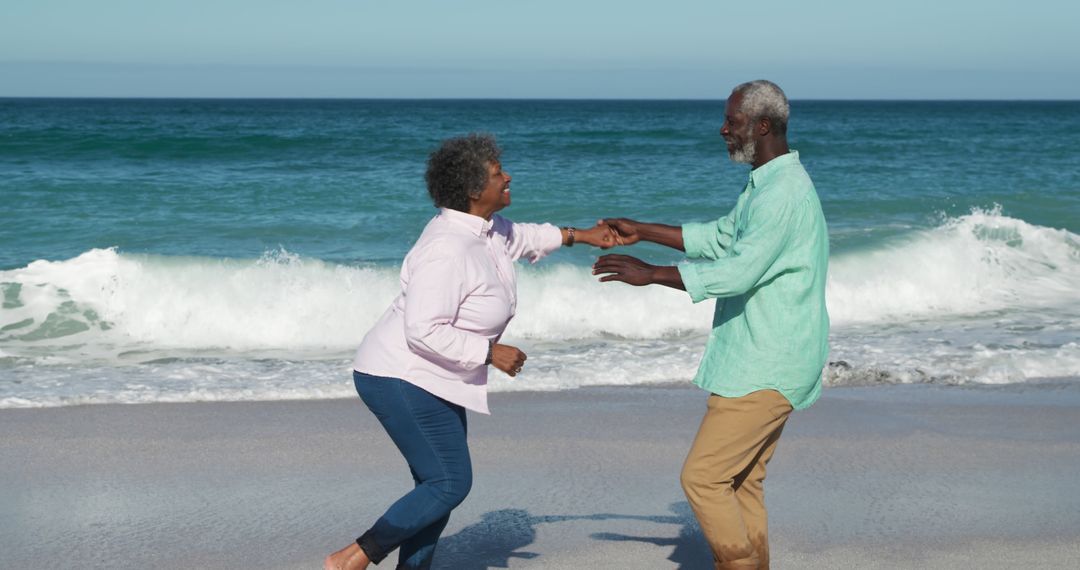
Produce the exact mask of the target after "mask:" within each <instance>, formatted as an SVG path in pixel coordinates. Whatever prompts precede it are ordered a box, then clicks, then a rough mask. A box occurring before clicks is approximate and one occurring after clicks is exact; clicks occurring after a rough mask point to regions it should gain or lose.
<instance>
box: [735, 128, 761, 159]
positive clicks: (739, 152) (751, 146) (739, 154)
mask: <svg viewBox="0 0 1080 570" xmlns="http://www.w3.org/2000/svg"><path fill="white" fill-rule="evenodd" d="M746 137H747V138H746V142H745V143H743V145H742V146H740V147H739V148H737V149H735V150H733V151H731V153H730V154H729V156H731V161H732V162H737V163H741V164H753V163H754V155H755V154H757V141H756V140H754V136H753V133H751V132H749V129H747V133H746Z"/></svg>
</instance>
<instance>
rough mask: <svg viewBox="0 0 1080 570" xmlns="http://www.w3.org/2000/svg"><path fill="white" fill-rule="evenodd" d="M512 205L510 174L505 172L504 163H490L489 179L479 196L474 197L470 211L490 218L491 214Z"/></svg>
mask: <svg viewBox="0 0 1080 570" xmlns="http://www.w3.org/2000/svg"><path fill="white" fill-rule="evenodd" d="M509 205H510V175H509V174H507V173H505V172H503V169H502V164H500V163H498V162H494V163H491V164H489V165H488V180H487V184H485V185H484V189H483V190H482V191H481V192H480V196H479V197H478V198H474V199H473V202H472V206H471V207H470V209H469V210H470V213H472V214H475V215H478V216H481V217H483V218H485V219H487V218H490V217H491V214H494V213H495V212H498V211H499V210H501V209H503V208H505V207H507V206H509Z"/></svg>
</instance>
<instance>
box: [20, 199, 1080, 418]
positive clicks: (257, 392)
mask: <svg viewBox="0 0 1080 570" xmlns="http://www.w3.org/2000/svg"><path fill="white" fill-rule="evenodd" d="M397 272H398V268H397V267H391V266H346V265H337V264H330V263H325V262H323V261H320V260H317V259H311V258H301V257H298V256H295V255H292V254H290V253H288V252H286V251H275V252H268V253H267V254H265V255H264V256H263V257H262V258H261V259H258V260H230V259H211V258H195V257H166V256H153V255H133V254H126V253H122V252H117V251H116V250H113V249H95V250H90V251H87V252H85V253H83V254H81V255H79V256H77V257H75V258H73V259H69V260H65V261H53V262H50V261H36V262H34V263H31V264H29V265H28V266H26V267H22V268H18V269H13V270H8V271H2V272H0V288H2V293H3V308H2V310H0V407H13V406H14V407H22V406H34V405H63V404H71V403H83V402H86V403H89V402H102V401H190V400H215V399H227V400H228V399H279V398H310V397H330V396H341V395H345V393H347V390H346V389H345V388H342V387H341V383H340V379H339V378H338V376H339V375H340V373H341V369H343V368H344V367H347V365H348V364H347V359H348V356H349V353H350V352H351V350H352V349H353V348H354V347H355V346H356V344H357V343H358V342H359V340H360V339H361V338H362V336H363V334H364V333H365V332H366V331H367V329H368V328H369V327H370V326H371V325H372V324H373V323H374V322H375V320H376V319H377V318H378V317H379V315H380V314H381V313H382V312H383V311H384V310H385V308H386V306H387V305H388V303H389V302H390V300H391V299H392V298H393V297H394V295H396V294H397V290H398V284H397V279H398V276H397ZM519 275H520V284H519V289H520V297H521V300H520V303H519V309H518V315H517V317H516V318H515V320H514V322H513V323H512V324H511V327H510V329H509V330H508V332H507V337H506V338H507V341H508V342H518V343H521V344H522V345H523V346H528V347H529V349H530V354H531V356H532V358H530V368H531V370H530V372H531V374H530V375H528V377H527V378H526V376H523V379H522V380H519V381H516V382H511V381H509V380H506V379H504V378H501V377H499V378H494V379H493V380H494V383H493V389H496V390H513V389H565V388H572V387H575V386H581V385H589V384H634V383H649V382H661V381H670V380H685V379H687V378H688V377H690V376H691V375H692V374H693V371H694V369H695V368H696V365H697V361H698V359H699V358H700V348H701V345H702V337H703V336H704V335H705V334H706V333H707V329H708V325H709V322H710V319H711V312H712V303H701V304H697V305H693V304H691V303H689V302H687V300H686V298H685V295H684V294H682V293H679V292H676V291H673V290H667V289H663V288H645V289H637V288H632V287H628V286H623V285H610V284H600V283H598V282H596V280H595V278H594V277H593V276H591V275H590V274H589V270H588V268H586V267H582V266H573V265H565V264H554V265H548V266H545V265H544V264H543V263H541V264H539V265H537V266H536V267H522V268H521V269H520V273H519ZM1078 290H1080V236H1078V235H1076V234H1073V233H1070V232H1068V231H1065V230H1058V229H1052V228H1046V227H1040V226H1036V225H1032V224H1029V223H1027V222H1025V221H1023V220H1019V219H1015V218H1010V217H1006V216H1003V215H1002V214H1001V213H1000V212H999V211H997V210H991V211H980V210H976V211H973V212H972V213H970V214H968V215H965V216H960V217H956V218H948V219H944V220H943V221H942V223H941V224H940V225H938V226H937V227H935V228H932V229H928V230H923V231H919V232H915V233H913V234H910V235H908V236H905V237H904V238H902V239H897V240H893V241H891V242H888V243H885V244H879V245H878V246H876V247H872V248H868V249H866V250H862V251H849V252H848V253H846V254H843V255H840V256H834V258H833V259H832V260H831V266H830V280H829V286H828V304H829V310H830V315H831V317H832V321H833V325H834V327H833V339H832V343H833V347H832V356H831V358H830V360H832V361H834V363H835V364H834V365H833V366H832V367H830V368H829V370H828V371H827V375H826V380H827V382H828V383H831V384H873V383H878V382H950V383H959V382H966V381H974V382H1017V381H1023V380H1025V379H1028V378H1038V377H1049V376H1080V346H1078V343H1080V339H1076V338H1072V337H1070V335H1074V334H1075V333H1074V332H1071V331H1075V330H1077V329H1078V328H1080V310H1078V309H1077V307H1076V300H1077V297H1076V291H1078ZM998 341H1000V342H998ZM80 370H84V373H83V374H82V375H81V377H80V378H81V379H80V380H78V381H73V380H70V379H67V378H68V377H69V376H70V375H71V374H72V373H73V372H79V371H80ZM495 376H498V375H495ZM4 377H8V378H9V379H10V382H3V378H4ZM95 378H96V379H95ZM50 383H52V384H50ZM76 384H78V385H76ZM83 384H85V385H83Z"/></svg>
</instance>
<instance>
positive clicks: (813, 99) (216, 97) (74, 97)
mask: <svg viewBox="0 0 1080 570" xmlns="http://www.w3.org/2000/svg"><path fill="white" fill-rule="evenodd" d="M5 100H119V101H444V102H469V101H489V102H490V101H534V102H553V101H560V102H575V101H576V102H672V103H677V102H707V101H716V102H722V101H724V100H725V99H723V98H720V97H670V98H669V97H341V96H325V97H288V96H285V97H280V96H247V95H211V96H194V97H193V96H171V95H2V94H0V101H5ZM790 101H793V102H795V101H805V102H821V103H830V102H836V103H858V102H863V103H1076V102H1080V98H1077V99H1058V98H1046V99H1033V98H1015V99H1001V98H926V99H920V98H888V97H872V98H833V97H806V98H797V99H790Z"/></svg>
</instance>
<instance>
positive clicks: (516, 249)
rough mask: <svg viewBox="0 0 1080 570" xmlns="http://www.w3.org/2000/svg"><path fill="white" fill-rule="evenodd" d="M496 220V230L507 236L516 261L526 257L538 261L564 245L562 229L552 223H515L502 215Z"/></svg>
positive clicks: (532, 261) (509, 248) (512, 257)
mask: <svg viewBox="0 0 1080 570" xmlns="http://www.w3.org/2000/svg"><path fill="white" fill-rule="evenodd" d="M496 222H497V223H496V226H495V231H496V232H498V233H500V234H502V235H504V236H506V247H507V250H508V252H509V254H510V259H513V260H514V261H517V260H518V259H521V258H525V259H527V260H529V262H530V263H536V262H537V261H540V259H541V258H543V257H544V256H546V255H547V254H549V253H551V252H553V251H555V250H557V249H559V248H560V247H562V231H561V230H560V229H559V228H557V227H555V226H554V225H552V224H527V223H515V222H511V221H510V220H507V219H506V218H502V217H499V218H497V220H496Z"/></svg>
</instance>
